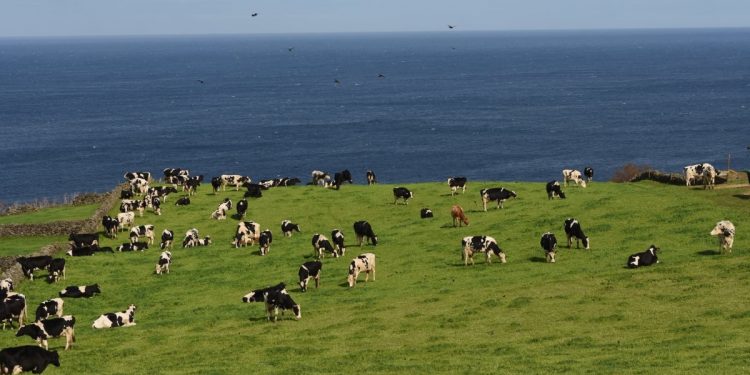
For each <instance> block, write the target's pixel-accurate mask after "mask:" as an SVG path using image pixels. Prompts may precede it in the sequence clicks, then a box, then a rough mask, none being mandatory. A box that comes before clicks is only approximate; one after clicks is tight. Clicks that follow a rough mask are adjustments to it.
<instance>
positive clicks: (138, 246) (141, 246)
mask: <svg viewBox="0 0 750 375" xmlns="http://www.w3.org/2000/svg"><path fill="white" fill-rule="evenodd" d="M146 249H148V243H147V242H133V243H131V242H126V243H124V244H122V245H120V246H117V251H121V252H122V251H143V250H146Z"/></svg>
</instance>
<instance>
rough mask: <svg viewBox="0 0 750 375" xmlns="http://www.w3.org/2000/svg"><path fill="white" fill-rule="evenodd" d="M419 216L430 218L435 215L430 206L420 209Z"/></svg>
mask: <svg viewBox="0 0 750 375" xmlns="http://www.w3.org/2000/svg"><path fill="white" fill-rule="evenodd" d="M419 217H420V218H422V219H428V218H431V217H433V214H432V210H431V209H429V208H423V209H421V210H420V211H419Z"/></svg>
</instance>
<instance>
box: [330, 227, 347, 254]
mask: <svg viewBox="0 0 750 375" xmlns="http://www.w3.org/2000/svg"><path fill="white" fill-rule="evenodd" d="M331 241H332V242H333V248H334V249H335V250H336V252H338V254H339V256H344V253H346V245H344V232H342V231H341V230H339V229H334V230H332V231H331Z"/></svg>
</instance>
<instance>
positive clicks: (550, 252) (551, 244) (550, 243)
mask: <svg viewBox="0 0 750 375" xmlns="http://www.w3.org/2000/svg"><path fill="white" fill-rule="evenodd" d="M539 245H541V246H542V250H544V253H545V254H546V255H547V263H555V253H557V238H555V235H554V234H552V232H547V233H545V234H543V235H542V239H541V241H539Z"/></svg>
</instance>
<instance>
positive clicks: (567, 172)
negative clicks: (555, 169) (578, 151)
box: [562, 169, 586, 188]
mask: <svg viewBox="0 0 750 375" xmlns="http://www.w3.org/2000/svg"><path fill="white" fill-rule="evenodd" d="M562 176H563V182H564V183H565V186H568V182H569V181H573V182H575V183H576V185H580V186H581V187H584V188H585V187H586V180H584V179H583V177H581V171H579V170H577V169H563V170H562Z"/></svg>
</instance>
